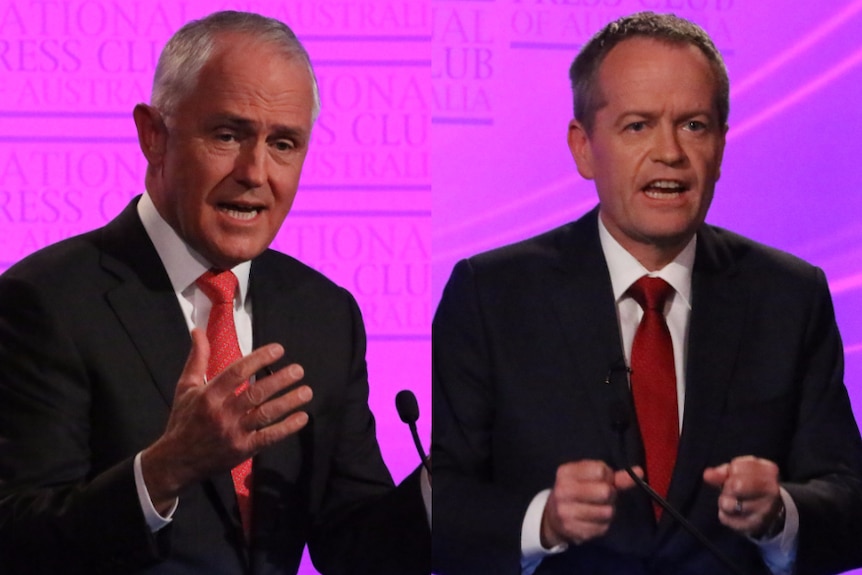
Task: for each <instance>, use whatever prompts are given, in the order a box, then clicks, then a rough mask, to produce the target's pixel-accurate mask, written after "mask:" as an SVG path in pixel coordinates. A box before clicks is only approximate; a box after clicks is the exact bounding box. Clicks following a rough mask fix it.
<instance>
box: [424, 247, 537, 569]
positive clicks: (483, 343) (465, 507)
mask: <svg viewBox="0 0 862 575" xmlns="http://www.w3.org/2000/svg"><path fill="white" fill-rule="evenodd" d="M484 323H485V322H484V321H483V315H482V301H481V297H480V295H479V290H478V289H477V285H476V276H475V274H474V271H473V269H472V268H471V266H470V263H469V262H468V261H462V262H460V263H459V264H458V265H456V267H455V269H454V271H453V273H452V277H451V278H450V280H449V283H448V284H447V286H446V288H445V290H444V293H443V297H442V299H441V301H440V305H439V306H438V308H437V313H436V315H435V318H434V324H433V334H434V340H433V376H432V381H433V383H432V385H433V388H432V391H433V401H434V403H433V417H434V421H433V425H434V428H433V433H432V448H431V450H432V459H433V462H434V500H433V508H434V530H433V549H434V553H433V557H434V562H435V564H434V569H435V572H437V573H440V574H441V575H482V574H489V575H490V574H495V575H518V574H519V573H520V557H521V543H520V537H521V524H522V522H523V519H524V515H525V513H526V510H527V507H528V506H529V503H530V498H528V497H525V496H524V494H518V493H516V492H514V491H511V490H509V489H507V488H506V487H505V486H504V485H501V484H500V482H499V481H498V482H495V481H494V477H493V462H492V457H491V454H492V450H493V445H492V443H493V441H494V432H495V431H494V430H495V414H494V373H493V358H492V357H491V351H490V348H491V346H489V344H488V338H487V335H486V333H485V325H484Z"/></svg>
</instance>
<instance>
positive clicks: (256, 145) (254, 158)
mask: <svg viewBox="0 0 862 575" xmlns="http://www.w3.org/2000/svg"><path fill="white" fill-rule="evenodd" d="M234 177H235V178H236V180H237V181H238V182H240V183H241V184H243V185H245V186H247V187H249V188H257V187H260V186H262V185H263V184H264V183H266V145H265V143H264V142H247V143H245V145H243V146H242V147H241V148H240V152H239V154H238V155H237V157H236V161H235V163H234Z"/></svg>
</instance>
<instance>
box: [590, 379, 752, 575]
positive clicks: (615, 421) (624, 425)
mask: <svg viewBox="0 0 862 575" xmlns="http://www.w3.org/2000/svg"><path fill="white" fill-rule="evenodd" d="M623 365H625V364H623ZM622 370H624V371H626V372H630V371H631V370H630V369H628V368H627V367H623V368H622V369H621V368H619V367H614V366H611V368H610V369H609V370H608V375H607V377H606V378H605V381H604V383H605V384H610V383H611V379H612V376H613V373H614V372H615V371H622ZM609 412H610V413H609V415H610V420H611V428H612V429H613V430H614V431H616V433H617V436H618V437H619V440H620V450H621V452H622V455H623V462H624V465H625V470H626V473H628V474H629V476H630V477H631V478H632V480H634V482H635V484H636V485H637V486H638V487H639V488H640V489H641V490H642V491H644V492H645V493H646V494H647V495H648V496H649V497H650V499H652V500H653V501H655V502H656V503H657V504H658V505H659V506H661V508H662V509H664V510H665V511H666V512H667V513H668V514H669V515H670V516H671V517H673V518H674V519H675V520H676V521H677V522H678V523H679V524H680V525H682V527H683V528H684V529H685V530H686V531H688V532H689V534H691V535H692V536H693V537H694V538H695V539H697V540H698V541H699V542H700V543H701V544H702V545H703V546H704V547H706V549H707V550H708V551H709V552H710V553H712V555H713V556H714V557H715V558H716V559H718V560H719V561H721V562H722V563H724V565H725V566H726V567H727V568H728V569H729V570H730V571H731V572H732V573H735V574H736V575H745V572H744V571H742V569H740V568H739V567H737V565H736V564H735V563H734V562H733V561H731V560H730V558H728V557H727V555H725V554H724V553H722V551H721V550H720V549H719V548H718V547H716V546H715V544H714V543H713V542H712V541H710V540H709V539H707V538H706V536H705V535H704V534H703V533H701V532H700V530H699V529H698V528H697V527H695V526H694V525H693V524H692V523H691V522H690V521H689V520H688V519H686V518H685V517H684V516H683V515H682V513H680V512H679V511H677V510H676V509H675V508H674V507H673V506H672V505H671V504H670V503H669V502H668V501H667V500H666V499H665V498H664V497H662V496H661V495H659V494H658V493H656V491H655V489H653V488H652V487H650V486H649V484H648V483H647V482H646V481H644V480H643V479H641V478H640V477H638V475H637V474H636V473H635V472H634V469H632V466H631V464H630V463H629V456H628V450H627V449H626V431H628V428H629V426H630V425H631V420H632V418H631V411H630V407H629V404H628V403H627V402H626V401H625V400H623V399H617V400H616V401H614V402H612V403H611V405H610V409H609Z"/></svg>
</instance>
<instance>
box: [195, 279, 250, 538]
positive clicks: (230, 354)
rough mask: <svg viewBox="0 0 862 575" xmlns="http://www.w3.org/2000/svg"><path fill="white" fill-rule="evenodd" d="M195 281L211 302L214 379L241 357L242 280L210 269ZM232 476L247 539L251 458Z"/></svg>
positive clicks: (211, 369) (209, 367)
mask: <svg viewBox="0 0 862 575" xmlns="http://www.w3.org/2000/svg"><path fill="white" fill-rule="evenodd" d="M195 284H197V286H198V287H199V288H200V289H201V290H202V291H203V292H204V293H205V294H206V296H207V297H208V298H209V299H210V301H211V302H212V309H211V310H210V316H209V320H208V322H207V339H208V340H209V343H210V358H209V362H208V363H207V379H213V378H214V377H216V376H217V375H218V374H220V373H221V372H222V371H224V370H225V368H226V367H227V366H229V365H230V364H232V363H233V362H235V361H236V360H238V359H239V358H240V357H242V352H240V349H239V341H238V340H237V337H236V326H235V325H234V321H233V300H234V294H236V288H237V285H238V284H239V282H238V281H237V279H236V276H235V275H233V272H232V271H230V270H227V271H221V270H211V271H208V272H206V273H204V274H203V275H202V276H201V277H199V278H198V279H197V281H196V282H195ZM247 387H248V382H247V381H244V382H242V384H240V385H239V386H238V387H237V388H236V393H237V395H239V394H240V393H242V392H243V391H244V390H245V389H246V388H247ZM231 475H232V476H233V486H234V489H235V490H236V499H237V503H238V505H239V514H240V518H241V519H242V526H243V531H244V532H245V536H246V540H247V541H248V540H249V535H250V533H251V490H250V485H251V459H246V460H245V461H243V462H242V463H240V464H239V465H237V466H236V467H234V468H233V469H232V470H231Z"/></svg>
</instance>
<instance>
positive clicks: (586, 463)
mask: <svg viewBox="0 0 862 575" xmlns="http://www.w3.org/2000/svg"><path fill="white" fill-rule="evenodd" d="M613 477H614V472H613V470H612V469H611V468H610V467H608V465H607V464H606V463H605V462H604V461H596V460H588V459H585V460H581V461H575V462H573V463H564V464H563V465H561V466H560V467H559V468H557V480H558V481H565V482H574V481H601V482H605V483H608V484H610V483H612V482H613Z"/></svg>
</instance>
